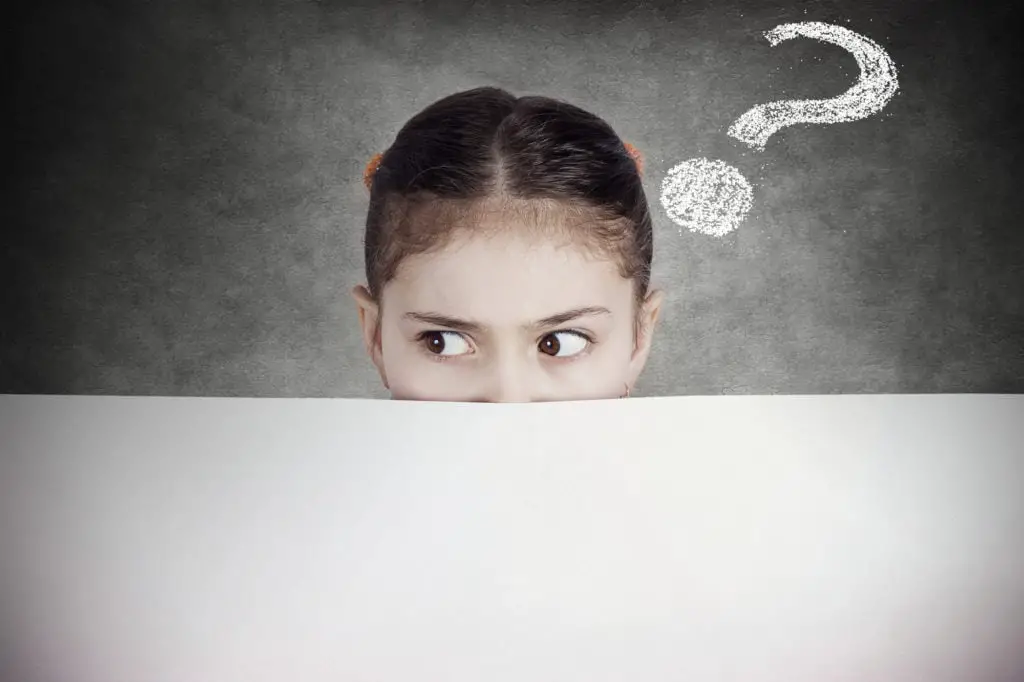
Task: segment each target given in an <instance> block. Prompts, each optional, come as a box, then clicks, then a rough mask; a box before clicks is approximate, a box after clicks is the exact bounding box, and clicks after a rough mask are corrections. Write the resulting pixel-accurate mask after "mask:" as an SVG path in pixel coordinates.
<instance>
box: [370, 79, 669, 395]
mask: <svg viewBox="0 0 1024 682" xmlns="http://www.w3.org/2000/svg"><path fill="white" fill-rule="evenodd" d="M652 252H653V238H652V229H651V216H650V212H649V210H648V207H647V200H646V197H645V196H644V190H643V186H642V184H641V180H640V174H639V170H638V168H637V165H636V162H635V161H634V159H633V158H632V157H631V156H630V154H629V152H628V151H627V150H626V148H625V146H624V145H623V142H622V140H620V139H619V137H618V135H616V134H615V132H614V131H613V130H612V129H611V127H610V126H609V125H608V124H607V123H605V122H604V121H603V120H601V119H600V118H598V117H597V116H594V115H593V114H590V113H588V112H586V111H584V110H582V109H580V108H578V107H575V106H573V105H570V104H567V103H564V102H561V101H557V100H553V99H549V98H545V97H520V98H516V97H514V96H513V95H511V94H509V93H507V92H505V91H503V90H499V89H495V88H479V89H475V90H469V91H466V92H462V93H457V94H455V95H451V96H449V97H445V98H443V99H441V100H439V101H437V102H435V103H434V104H432V105H431V106H429V107H427V108H426V109H425V110H423V111H422V112H420V113H419V114H417V115H416V116H414V117H413V118H412V119H411V120H409V122H408V123H406V124H405V126H404V127H403V128H402V129H401V130H400V131H399V133H398V136H397V138H396V139H395V141H394V143H393V144H392V145H391V147H390V148H388V149H387V151H386V152H384V154H383V156H382V157H381V159H380V162H379V165H378V166H377V169H376V171H375V172H374V173H373V175H372V185H371V191H370V208H369V213H368V215H367V219H366V240H365V257H366V277H367V280H368V282H367V286H365V287H364V286H357V287H356V288H355V289H353V292H352V293H353V296H354V297H355V299H356V303H357V305H358V308H359V319H360V323H361V325H362V331H363V339H364V342H365V344H366V348H367V352H368V353H369V355H370V357H371V359H372V360H373V363H374V364H375V365H376V367H377V369H378V371H379V372H380V376H381V379H382V381H383V382H384V385H385V386H386V387H387V388H389V389H390V391H391V393H392V396H393V397H395V398H398V399H412V400H456V401H473V402H531V401H546V400H583V399H592V398H615V397H619V396H621V395H622V394H624V393H626V392H627V391H628V389H629V387H631V386H632V385H633V383H634V382H635V381H636V379H637V377H638V376H639V375H640V372H641V371H642V369H643V366H644V363H645V362H646V361H647V356H648V353H649V351H650V344H651V335H652V332H653V331H654V326H655V324H656V322H657V319H658V314H659V311H660V308H661V301H662V295H661V292H659V291H648V289H649V282H650V273H651V260H652Z"/></svg>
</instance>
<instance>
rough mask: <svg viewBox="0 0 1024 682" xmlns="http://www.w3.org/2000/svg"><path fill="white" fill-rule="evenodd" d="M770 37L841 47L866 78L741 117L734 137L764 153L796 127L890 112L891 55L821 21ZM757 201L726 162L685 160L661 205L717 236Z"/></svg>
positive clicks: (784, 28) (786, 27)
mask: <svg viewBox="0 0 1024 682" xmlns="http://www.w3.org/2000/svg"><path fill="white" fill-rule="evenodd" d="M764 35H765V37H766V38H767V39H768V42H770V43H771V44H772V45H773V46H775V45H778V44H779V43H780V42H782V41H783V40H789V39H790V38H796V37H799V36H803V37H805V38H815V39H817V40H821V41H824V42H827V43H832V44H834V45H838V46H839V47H841V48H843V49H845V50H847V51H849V52H850V53H851V54H852V55H853V57H854V59H856V60H857V65H858V66H859V67H860V78H859V79H858V80H857V82H856V83H855V84H854V85H853V87H851V88H850V89H849V90H847V91H846V92H844V93H843V94H841V95H839V96H838V97H833V98H831V99H818V100H813V99H812V100H784V101H779V102H771V103H770V104H761V105H758V106H756V107H754V108H753V109H751V110H750V111H748V112H746V113H745V114H743V115H742V116H740V117H739V119H737V120H736V122H735V123H733V124H732V126H731V127H730V128H729V136H730V137H734V138H736V139H737V140H739V141H741V142H743V143H744V144H746V145H748V146H750V147H753V148H754V149H756V150H757V151H764V148H765V145H766V144H767V142H768V138H770V137H771V136H772V135H774V134H775V133H777V132H778V131H779V130H781V129H783V128H786V127H788V126H791V125H796V124H798V123H819V124H827V123H840V122H843V121H856V120H858V119H862V118H867V117H868V116H871V115H873V114H876V113H878V112H879V111H881V110H882V109H883V108H885V105H886V104H888V102H889V100H890V99H892V97H893V95H895V94H896V91H897V90H898V89H899V82H898V81H897V78H896V65H895V64H894V63H893V61H892V59H890V58H889V55H888V54H886V52H885V50H884V49H882V47H881V46H880V45H878V43H876V42H874V41H873V40H871V39H869V38H866V37H864V36H862V35H860V34H859V33H855V32H853V31H851V30H849V29H846V28H843V27H842V26H835V25H833V24H824V23H820V22H803V23H795V24H782V25H780V26H776V27H775V28H773V29H772V30H770V31H767V32H765V34H764ZM753 201H754V192H753V189H752V188H751V186H750V183H749V182H747V180H746V178H744V177H743V174H742V173H740V172H739V171H738V170H736V169H735V168H733V167H732V166H730V165H728V164H726V163H725V162H723V161H711V160H708V159H690V160H689V161H684V162H683V163H680V164H678V165H677V166H675V167H673V168H672V169H671V170H669V172H668V176H667V177H666V178H665V180H664V181H663V182H662V184H661V205H662V206H663V207H664V208H665V211H666V212H667V213H668V216H669V218H671V219H672V222H674V223H676V224H677V225H679V226H680V227H685V228H687V229H689V230H691V231H693V232H700V233H703V234H707V235H711V236H715V237H721V236H724V235H726V234H728V233H729V232H732V231H733V230H735V229H736V228H737V227H739V225H740V223H741V222H743V219H744V218H745V217H746V215H747V213H748V212H749V211H750V207H751V206H752V205H753Z"/></svg>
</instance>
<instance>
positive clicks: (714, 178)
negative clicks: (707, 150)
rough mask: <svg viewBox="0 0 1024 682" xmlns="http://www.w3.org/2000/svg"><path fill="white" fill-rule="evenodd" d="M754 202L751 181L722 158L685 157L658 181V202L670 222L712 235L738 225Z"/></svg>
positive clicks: (715, 235)
mask: <svg viewBox="0 0 1024 682" xmlns="http://www.w3.org/2000/svg"><path fill="white" fill-rule="evenodd" d="M753 203H754V190H753V189H752V188H751V186H750V183H749V182H747V179H746V178H744V177H743V175H742V174H741V173H740V172H739V171H738V170H736V169H735V168H733V167H732V166H730V165H728V164H727V163H725V162H723V161H711V160H709V159H690V160H688V161H684V162H682V163H680V164H679V165H677V166H674V167H673V168H672V169H671V170H670V171H669V172H668V175H667V176H666V177H665V180H664V181H663V182H662V184H661V205H662V206H663V207H664V208H665V211H666V212H667V213H668V216H669V218H670V219H671V220H672V222H674V223H675V224H676V225H679V226H680V227H684V228H686V229H688V230H690V231H691V232H700V233H702V234H706V235H711V236H713V237H722V236H724V235H726V234H728V233H730V232H732V231H733V230H735V229H736V228H737V227H739V225H740V223H741V222H743V219H744V218H745V217H746V216H747V213H748V212H749V211H750V207H751V206H752V205H753Z"/></svg>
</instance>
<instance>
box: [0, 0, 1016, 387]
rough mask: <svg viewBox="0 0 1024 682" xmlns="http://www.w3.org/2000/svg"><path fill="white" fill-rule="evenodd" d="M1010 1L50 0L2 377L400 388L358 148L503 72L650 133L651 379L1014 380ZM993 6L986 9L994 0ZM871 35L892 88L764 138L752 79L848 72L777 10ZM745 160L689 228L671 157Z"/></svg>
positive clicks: (797, 79)
mask: <svg viewBox="0 0 1024 682" xmlns="http://www.w3.org/2000/svg"><path fill="white" fill-rule="evenodd" d="M1010 5H1011V3H977V4H974V5H972V4H970V3H967V2H963V3H962V4H960V5H953V4H940V3H935V2H921V1H917V2H914V1H907V0H900V1H896V0H893V1H892V2H888V3H880V2H864V1H863V0H855V1H854V0H850V1H844V2H815V3H806V4H804V3H796V2H793V1H792V0H791V1H790V2H788V3H777V2H756V3H755V2H741V1H740V0H718V1H717V2H679V1H676V2H629V1H626V2H623V1H621V0H615V1H608V2H582V1H580V2H572V1H570V0H554V1H553V0H544V1H535V2H529V3H527V2H500V1H498V2H490V1H485V0H480V1H477V2H453V1H433V0H432V1H429V2H428V1H426V0H424V1H422V2H381V1H379V0H378V1H374V2H369V1H367V0H359V1H351V0H347V1H345V2H338V3H329V2H292V3H283V2H282V3H269V2H259V3H256V2H253V3H241V2H239V3H226V2H206V3H199V2H194V1H193V2H173V3H159V2H154V3H139V2H117V3H114V2H87V1H84V0H80V1H78V2H67V3H64V4H63V5H61V4H57V3H49V4H46V3H36V6H35V8H34V9H32V10H31V11H30V12H29V13H28V14H26V15H24V16H22V17H20V18H17V19H14V18H12V19H11V23H10V24H9V27H8V32H9V34H11V35H10V40H11V41H12V42H11V45H12V46H13V49H14V59H13V61H11V62H9V63H8V67H9V68H13V69H14V74H13V78H11V79H9V83H10V86H9V88H8V93H9V94H10V95H11V98H10V99H9V100H8V104H7V108H8V110H9V111H10V110H13V113H14V114H15V119H16V120H15V122H14V125H13V127H12V128H9V135H10V139H11V141H12V147H11V157H10V158H11V160H12V164H11V166H10V168H11V169H12V170H13V175H14V178H13V179H12V180H10V181H8V184H7V189H8V192H10V197H9V199H8V200H7V201H5V202H4V207H3V211H4V213H5V215H6V216H7V217H6V218H5V219H4V223H5V225H4V227H5V228H6V229H5V230H4V237H3V239H4V246H3V254H2V262H0V270H2V272H0V278H2V279H3V282H2V284H3V293H2V294H0V297H2V298H0V301H2V304H3V310H2V313H3V317H2V329H0V334H2V339H0V341H2V343H0V392H8V393H57V394H63V393H67V394H122V395H181V396H189V395H192V396H196V395H208V396H280V397H304V396H309V397H385V396H386V395H387V393H386V392H385V391H384V389H383V388H382V387H381V386H380V383H379V379H378V377H377V374H376V371H375V370H374V369H373V367H372V366H371V364H370V362H369V360H368V359H367V358H366V357H365V355H364V351H363V348H362V345H361V343H360V342H359V337H358V331H357V318H356V314H355V311H354V308H353V304H352V302H351V299H350V298H349V295H348V292H349V290H350V289H351V287H352V286H353V285H355V284H357V283H360V282H361V281H363V272H362V250H361V249H362V246H361V240H362V229H363V222H364V220H365V211H366V206H367V193H366V190H365V188H364V187H363V184H362V177H361V174H362V171H363V167H364V165H365V163H366V161H367V160H368V159H369V157H370V156H371V155H372V154H374V153H376V152H378V151H381V150H383V149H384V148H385V147H386V146H387V145H388V144H390V142H391V141H392V139H393V137H394V135H395V133H396V132H397V130H398V128H399V127H400V126H401V125H402V123H404V121H405V120H406V119H408V118H409V117H410V116H411V115H412V114H414V113H415V112H416V111H418V110H419V109H421V108H422V107H424V106H426V105H427V104H429V103H431V102H433V101H434V100H436V99H438V98H439V97H442V96H444V95H447V94H450V93H452V92H455V91H458V90H463V89H467V88H470V87H475V86H479V85H496V86H499V87H504V88H507V89H509V90H511V91H512V92H513V93H515V94H518V95H522V94H545V95H551V96H556V97H560V98H564V99H567V100H569V101H571V102H573V103H575V104H578V105H580V106H583V107H584V108H587V109H590V110H592V111H594V112H595V113H597V114H599V115H601V116H603V117H604V118H605V119H606V120H608V121H609V122H610V123H611V124H612V125H613V126H614V127H615V128H616V130H617V131H618V132H619V133H620V135H622V137H623V138H624V139H626V140H627V141H629V142H632V143H633V144H635V145H636V146H637V147H638V148H639V149H640V150H642V151H643V152H644V154H645V155H646V175H645V184H646V186H647V189H648V198H649V200H650V202H651V205H652V209H653V211H654V219H655V236H656V245H655V249H656V254H655V264H654V265H655V267H654V283H655V284H656V285H657V286H660V287H662V288H664V289H666V291H667V294H668V300H667V302H666V309H665V311H664V314H663V318H662V326H661V327H660V330H659V336H658V338H657V339H656V341H655V348H654V351H653V353H652V356H651V360H650V362H649V364H648V368H647V370H646V372H645V374H644V376H643V377H642V379H641V382H640V384H639V386H638V387H637V388H638V390H637V391H636V393H637V394H639V395H686V394H719V393H790V394H792V393H878V392H892V393H930V392H1014V393H1016V392H1024V306H1022V298H1024V271H1022V266H1024V230H1022V224H1021V218H1020V216H1021V215H1022V213H1021V208H1022V206H1021V203H1022V202H1021V194H1022V192H1024V190H1022V189H1021V187H1020V183H1021V177H1022V175H1021V168H1022V166H1021V156H1020V152H1019V150H1020V132H1021V123H1020V121H1019V119H1020V111H1021V97H1020V94H1019V90H1014V89H1012V88H1011V83H1012V82H1014V81H1015V80H1016V78H1015V76H1017V75H1019V74H1017V73H1016V72H1015V71H1014V67H1015V66H1016V65H1015V64H1014V61H1013V57H1014V56H1015V55H1014V54H1013V53H1012V51H1013V49H1014V48H1013V43H1014V41H1015V40H1016V39H1017V38H1016V34H1015V33H1014V32H1013V26H1014V25H1015V24H1016V23H1017V20H1018V19H1019V17H1016V16H1010V14H1009V9H1008V8H1009V7H1010ZM982 8H984V9H982ZM798 21H821V22H828V23H834V24H837V25H840V26H844V27H846V28H849V29H851V30H854V31H857V32H858V33H861V34H863V35H865V36H867V37H869V38H871V39H872V40H874V41H876V42H878V43H880V44H881V45H882V46H883V47H884V48H885V49H886V50H887V52H888V54H889V55H890V56H891V58H892V59H893V60H894V62H895V63H896V66H897V68H898V70H899V77H900V90H899V92H898V93H897V94H896V96H895V97H894V98H893V99H892V100H891V101H890V102H889V104H888V106H886V108H885V109H884V110H883V111H882V112H881V113H879V114H877V115H875V116H872V117H870V118H866V119H864V120H860V121H856V122H849V123H839V124H834V125H801V126H795V127H791V128H787V129H785V130H783V131H781V132H779V133H777V134H776V135H775V136H773V137H772V138H771V140H770V141H769V143H768V145H767V148H766V149H765V150H764V151H761V152H758V151H755V150H752V149H750V148H748V147H746V146H744V145H743V144H741V143H739V142H738V141H736V140H734V139H732V138H730V137H729V136H728V135H727V134H726V130H727V129H728V127H729V125H730V124H731V123H732V122H733V121H735V120H736V119H737V118H738V117H739V116H740V115H741V114H743V113H744V112H745V111H747V110H748V109H750V108H751V107H752V106H754V105H756V104H761V103H765V102H769V101H772V100H778V99H791V98H823V97H832V96H835V95H838V94H839V93H841V92H843V91H845V90H846V89H847V88H849V87H850V86H851V85H852V84H853V82H854V81H855V79H856V77H857V75H858V68H857V65H856V62H855V61H854V59H853V57H852V56H851V55H850V54H849V53H848V52H846V51H844V50H843V49H841V48H838V47H835V46H832V45H828V44H826V43H823V42H819V41H816V40H810V39H806V38H798V39H794V40H790V41H786V42H784V43H781V44H780V45H778V46H775V47H773V46H771V45H770V44H769V43H768V42H767V41H766V40H765V38H764V36H763V32H764V31H766V30H769V29H771V28H774V27H775V26H777V25H779V24H781V23H789V22H798ZM694 157H707V158H710V159H721V160H723V161H725V162H727V163H729V164H732V165H734V166H735V167H736V168H738V169H739V170H740V171H741V172H742V173H743V174H744V175H745V176H746V177H747V178H748V179H749V180H750V181H751V182H753V183H754V184H755V195H754V205H753V209H752V210H751V212H750V214H749V217H748V218H747V220H746V221H745V222H744V223H743V224H742V225H741V226H740V227H739V228H738V229H737V230H735V231H734V232H732V233H730V234H728V235H726V236H724V237H721V238H716V237H710V236H706V235H702V234H698V233H694V232H690V231H687V230H683V229H681V228H679V227H678V226H676V225H675V224H674V223H673V222H672V221H671V220H669V218H668V216H667V215H666V212H665V210H664V209H663V207H662V206H661V204H660V203H659V199H658V197H659V186H660V183H661V182H662V180H663V178H664V177H665V175H666V173H667V171H668V170H669V169H670V168H671V167H672V166H674V165H675V164H677V163H679V162H682V161H684V160H686V159H690V158H694Z"/></svg>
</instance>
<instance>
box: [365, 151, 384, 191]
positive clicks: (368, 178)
mask: <svg viewBox="0 0 1024 682" xmlns="http://www.w3.org/2000/svg"><path fill="white" fill-rule="evenodd" d="M383 158H384V154H374V155H373V158H372V159H370V163H368V164H366V170H364V171H363V184H364V185H366V189H370V187H372V186H373V176H374V175H376V174H377V169H378V168H379V167H380V160H381V159H383Z"/></svg>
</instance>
